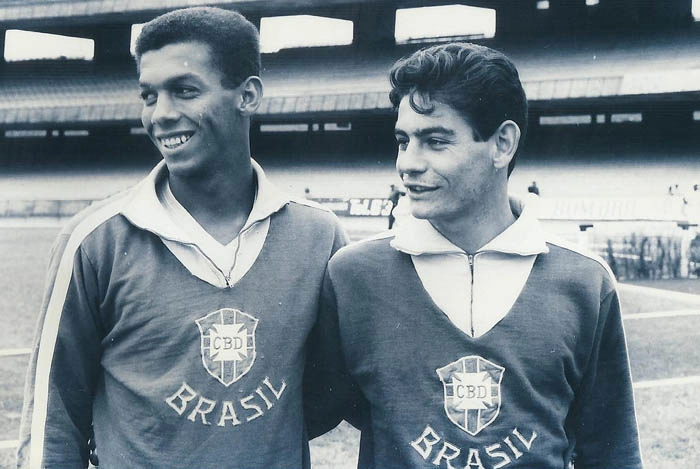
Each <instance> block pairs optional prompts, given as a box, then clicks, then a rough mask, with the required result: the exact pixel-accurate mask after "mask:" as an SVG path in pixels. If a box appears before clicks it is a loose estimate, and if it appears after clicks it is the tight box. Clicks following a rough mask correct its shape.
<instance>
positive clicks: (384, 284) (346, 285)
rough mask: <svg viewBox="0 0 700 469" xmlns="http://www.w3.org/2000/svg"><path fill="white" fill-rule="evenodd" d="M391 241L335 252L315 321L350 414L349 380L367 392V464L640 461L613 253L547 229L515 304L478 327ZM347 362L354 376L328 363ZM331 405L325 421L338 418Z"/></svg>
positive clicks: (490, 468) (342, 407)
mask: <svg viewBox="0 0 700 469" xmlns="http://www.w3.org/2000/svg"><path fill="white" fill-rule="evenodd" d="M389 243H390V238H383V239H375V240H369V241H366V242H362V243H359V244H356V245H354V246H348V247H346V248H344V249H342V250H341V251H340V252H339V253H338V254H337V255H336V256H335V257H334V258H333V259H332V260H331V263H330V264H329V268H328V273H327V276H326V281H325V286H324V304H325V308H324V313H322V318H321V321H320V323H319V334H320V335H322V336H324V337H325V338H326V341H325V345H326V348H325V350H324V352H323V354H325V355H321V356H325V357H327V358H325V359H323V360H320V361H319V363H318V364H317V367H318V370H325V371H321V375H326V376H327V377H328V379H330V380H332V382H331V383H330V384H329V385H328V386H327V388H328V389H332V391H333V392H332V393H331V398H332V399H331V401H330V402H332V403H333V405H336V406H338V407H339V410H338V412H339V413H343V412H345V415H344V416H345V417H346V418H347V417H348V415H347V411H348V409H349V408H350V407H349V406H348V402H352V398H349V397H347V394H345V393H347V392H349V391H347V389H348V387H349V386H350V385H354V386H356V388H357V389H359V391H360V392H359V397H356V399H360V400H365V401H366V408H365V409H364V412H356V413H355V415H354V416H353V417H352V418H350V420H351V421H352V422H353V423H354V424H355V425H357V426H359V427H361V428H362V437H361V450H360V464H359V466H360V467H361V468H378V469H391V468H421V467H425V468H436V467H441V468H475V469H476V468H480V469H500V468H532V469H550V468H551V469H554V468H556V469H563V468H567V467H568V466H569V462H570V460H571V458H572V455H573V454H574V453H575V454H576V468H577V469H581V468H598V469H602V468H615V469H622V468H639V467H641V461H640V453H639V445H638V437H637V428H636V421H635V414H634V403H633V396H632V386H631V378H630V370H629V364H628V358H627V350H626V344H625V338H624V332H623V327H622V320H621V316H620V310H619V305H618V297H617V293H616V290H615V285H614V279H613V278H612V277H611V275H610V274H609V272H608V270H607V269H606V268H605V266H604V265H602V264H601V263H599V262H598V261H596V260H594V259H592V258H590V257H587V256H584V255H582V254H580V253H578V252H574V251H572V250H570V249H567V248H564V247H562V246H559V245H557V244H553V243H551V242H548V243H547V247H548V249H549V252H547V253H543V254H539V255H538V256H537V258H536V260H535V263H534V265H533V267H532V270H531V272H530V275H529V277H528V279H527V282H526V284H525V286H524V288H523V290H522V291H521V293H520V295H519V297H518V298H517V300H516V301H515V303H514V304H513V306H512V308H511V309H510V311H509V312H508V314H507V315H505V317H503V319H501V320H500V322H499V323H498V324H496V325H495V326H494V327H493V328H492V329H491V330H489V331H488V332H486V333H484V334H483V335H481V336H479V337H476V338H473V337H470V336H468V335H467V334H465V333H464V332H463V331H461V330H460V329H459V328H457V327H456V326H455V325H454V324H453V323H452V322H451V321H450V320H449V318H448V317H447V316H446V315H445V314H444V313H443V312H442V311H441V310H440V309H439V308H438V307H437V306H436V305H435V303H434V302H433V301H432V300H431V298H430V296H429V295H428V293H427V292H426V291H425V289H424V288H423V286H422V284H421V281H420V279H419V277H418V275H417V273H416V270H415V268H414V266H413V264H412V262H411V256H409V255H407V254H405V253H402V252H399V251H397V250H395V249H393V248H392V247H391V246H390V244H389ZM338 344H340V345H339V350H338V349H336V347H337V346H338ZM334 356H335V357H338V356H341V358H340V359H338V360H335V361H334V359H333V358H332V357H334ZM344 365H345V366H346V367H347V370H348V372H349V375H350V376H351V377H352V381H351V382H347V380H345V381H344V379H345V377H343V376H342V373H339V372H335V373H333V372H331V371H330V370H333V369H339V368H341V367H342V366H344ZM344 396H345V397H344ZM344 399H345V400H344ZM331 407H332V405H331ZM319 408H322V406H319ZM329 408H330V407H329ZM329 408H325V409H323V410H322V411H321V412H320V413H318V414H317V416H318V422H317V423H318V425H319V428H321V427H322V426H323V420H324V418H326V419H328V420H329V421H330V423H329V426H332V425H333V424H334V423H335V422H333V421H332V419H333V418H334V416H335V415H336V414H334V413H333V411H330V410H329ZM318 410H319V409H318V408H317V409H316V411H318ZM361 410H362V409H361ZM324 412H325V413H324Z"/></svg>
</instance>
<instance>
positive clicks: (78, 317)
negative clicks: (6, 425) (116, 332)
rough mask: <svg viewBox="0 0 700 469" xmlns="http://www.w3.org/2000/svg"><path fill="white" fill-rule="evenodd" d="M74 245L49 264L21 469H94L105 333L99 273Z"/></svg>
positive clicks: (60, 249)
mask: <svg viewBox="0 0 700 469" xmlns="http://www.w3.org/2000/svg"><path fill="white" fill-rule="evenodd" d="M72 243H75V241H72V240H71V238H70V237H69V236H68V235H66V234H62V235H61V236H60V237H59V238H58V241H57V243H56V245H55V246H54V251H53V253H52V258H51V262H50V264H49V277H48V281H47V285H48V288H47V293H46V294H45V296H44V301H43V305H42V309H41V313H40V315H39V321H38V324H37V329H36V331H37V332H36V334H35V338H34V344H33V352H32V356H31V359H30V363H29V367H28V372H27V380H26V384H25V395H24V407H23V410H22V420H21V426H20V437H19V440H20V443H19V447H18V450H17V464H18V467H19V468H40V467H41V468H43V467H47V468H51V467H61V468H73V467H75V468H78V467H87V460H88V439H89V437H90V433H91V423H92V399H93V396H94V389H95V384H96V380H97V376H98V373H99V367H100V337H101V329H100V327H99V326H98V321H97V311H98V301H97V294H96V292H97V285H96V284H97V282H96V277H95V272H94V270H93V268H92V265H91V264H90V262H89V259H88V258H87V256H86V255H85V254H84V252H83V251H82V250H81V249H80V248H79V247H78V246H72V245H71V244H72Z"/></svg>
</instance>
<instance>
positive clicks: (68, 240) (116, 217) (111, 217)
mask: <svg viewBox="0 0 700 469" xmlns="http://www.w3.org/2000/svg"><path fill="white" fill-rule="evenodd" d="M130 195H131V194H130V191H128V190H127V191H124V192H121V193H119V194H116V195H113V196H110V197H108V198H106V199H103V200H100V201H96V202H93V203H92V204H90V205H89V206H88V207H86V208H85V209H83V210H81V211H80V212H78V213H77V214H76V215H75V216H73V217H72V218H71V219H70V220H69V221H68V222H66V224H65V225H64V226H63V228H62V229H61V232H60V233H59V235H58V238H59V241H58V243H59V244H60V243H63V244H72V245H74V246H75V248H76V249H77V247H78V246H79V245H81V244H83V243H84V242H85V241H86V240H87V239H89V238H91V237H92V236H93V234H94V233H95V232H96V231H97V230H99V229H100V228H101V227H103V226H105V225H106V224H110V223H111V224H121V223H126V220H125V219H124V218H123V217H121V216H120V214H121V211H122V209H123V207H124V205H125V204H126V202H127V200H128V199H129V198H130Z"/></svg>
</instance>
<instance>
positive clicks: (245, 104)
mask: <svg viewBox="0 0 700 469" xmlns="http://www.w3.org/2000/svg"><path fill="white" fill-rule="evenodd" d="M136 62H137V66H138V73H139V85H140V90H141V91H140V92H141V97H142V99H143V114H142V121H143V125H144V127H145V129H146V131H147V133H148V135H149V136H150V138H151V140H152V141H153V143H154V145H155V146H156V147H157V148H158V150H159V151H160V153H161V154H162V156H163V161H162V162H161V163H160V164H158V165H157V166H156V167H155V168H154V169H153V171H152V172H151V173H150V175H149V176H148V177H147V178H146V179H145V180H144V181H142V182H141V183H140V184H138V185H137V186H136V187H134V188H132V189H130V190H128V191H126V192H124V193H121V194H119V195H116V196H114V197H112V198H109V199H107V200H105V201H103V202H100V203H98V204H95V205H94V206H93V207H91V208H89V209H88V210H87V211H86V212H84V213H81V214H79V215H78V216H77V217H76V218H75V219H74V220H72V221H71V222H70V223H69V224H68V226H66V228H65V229H64V230H63V231H62V233H61V234H60V236H59V238H58V240H57V242H56V245H55V248H54V251H53V254H52V260H51V263H50V272H49V279H50V282H49V287H48V289H47V293H46V296H45V301H44V305H43V308H42V314H41V317H40V323H39V329H38V332H37V336H36V342H35V347H34V352H33V354H32V359H31V364H30V367H29V374H28V377H27V388H26V394H25V406H24V410H23V416H22V428H21V435H20V446H19V450H18V463H19V467H22V468H24V467H31V468H67V467H71V468H72V467H75V468H78V467H86V466H87V464H88V460H90V461H91V462H93V464H95V463H97V462H98V459H99V463H100V466H101V467H107V468H137V467H144V468H146V467H148V468H156V467H157V468H168V469H171V468H227V467H230V468H276V467H279V468H298V467H308V465H309V455H308V442H307V437H306V429H305V425H304V419H303V410H302V375H303V373H304V367H305V360H306V352H307V344H306V343H307V340H308V338H309V334H310V331H311V329H312V326H313V324H314V321H315V320H316V317H317V309H318V305H319V295H320V290H321V285H322V279H323V274H324V271H325V269H326V265H327V262H328V259H329V258H330V256H331V255H332V254H333V253H334V252H335V251H336V250H337V249H338V248H339V247H340V246H342V245H344V244H345V235H344V233H343V231H342V229H341V228H340V226H339V224H338V221H337V219H336V218H335V216H334V215H333V214H332V213H331V212H329V211H328V210H325V209H322V208H320V207H319V206H316V205H314V204H313V203H310V202H307V201H306V200H304V199H299V200H297V199H291V198H290V197H288V196H286V195H284V194H283V193H281V192H279V191H278V190H277V189H276V188H275V187H274V186H273V185H272V184H271V183H270V182H269V181H268V180H267V178H266V177H265V174H264V172H263V170H262V169H261V168H260V166H259V165H257V163H255V162H254V161H253V160H252V159H251V155H250V143H249V137H248V135H249V129H250V120H251V116H252V115H253V113H254V112H255V111H256V109H257V108H258V106H259V104H260V101H261V99H262V92H263V87H262V82H261V80H260V78H259V77H258V75H259V73H260V53H259V45H258V33H257V30H256V29H255V27H254V26H253V25H252V24H251V23H249V22H248V21H247V20H246V19H245V18H243V17H242V16H241V15H239V14H237V13H234V12H231V11H227V10H223V9H216V8H192V9H184V10H177V11H174V12H171V13H168V14H165V15H163V16H160V17H158V18H156V19H154V20H153V21H151V22H149V23H147V24H146V25H145V26H144V28H143V30H142V33H141V35H140V37H139V39H138V42H137V45H136Z"/></svg>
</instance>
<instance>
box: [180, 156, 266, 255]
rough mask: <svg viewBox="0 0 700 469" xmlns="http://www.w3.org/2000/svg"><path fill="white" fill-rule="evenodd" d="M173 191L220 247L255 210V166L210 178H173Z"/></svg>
mask: <svg viewBox="0 0 700 469" xmlns="http://www.w3.org/2000/svg"><path fill="white" fill-rule="evenodd" d="M168 183H169V184H170V190H171V191H172V193H173V196H174V197H175V198H176V199H177V201H178V202H179V203H180V204H181V205H182V206H183V207H184V208H185V209H186V210H187V211H188V212H189V213H190V215H192V217H193V218H194V219H195V220H196V221H197V223H199V224H200V225H201V226H202V228H203V229H204V230H205V231H206V232H207V233H209V234H210V235H211V236H212V237H213V238H214V239H216V240H217V241H218V242H220V243H221V244H228V243H229V242H231V240H233V239H234V238H235V237H236V236H238V233H239V232H240V231H241V229H242V228H243V226H244V225H245V222H246V221H247V220H248V216H249V215H250V212H251V210H252V208H253V202H254V200H255V189H256V180H255V175H254V172H253V168H252V166H251V165H250V164H249V165H247V166H246V167H243V168H239V169H238V170H235V171H233V170H231V171H217V172H212V174H210V175H209V176H208V177H196V178H195V177H189V178H187V177H185V178H182V177H173V176H172V175H169V178H168Z"/></svg>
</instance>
